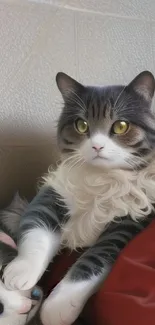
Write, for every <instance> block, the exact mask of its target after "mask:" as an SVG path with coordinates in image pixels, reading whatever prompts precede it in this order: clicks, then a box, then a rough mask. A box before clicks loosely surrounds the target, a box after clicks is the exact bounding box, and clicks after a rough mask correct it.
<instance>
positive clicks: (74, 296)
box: [41, 219, 143, 325]
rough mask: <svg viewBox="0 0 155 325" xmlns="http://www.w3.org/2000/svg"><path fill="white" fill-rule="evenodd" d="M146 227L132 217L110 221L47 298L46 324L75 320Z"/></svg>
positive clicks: (67, 323) (59, 324)
mask: <svg viewBox="0 0 155 325" xmlns="http://www.w3.org/2000/svg"><path fill="white" fill-rule="evenodd" d="M142 229H143V225H141V224H139V223H136V222H134V221H132V220H129V219H126V220H125V219H124V220H123V221H122V222H121V223H113V224H111V225H109V227H108V229H107V230H106V232H105V233H103V234H102V236H100V238H99V240H98V241H97V243H96V244H95V245H94V246H92V247H91V248H89V249H88V250H87V251H86V252H85V253H84V254H83V255H82V256H81V257H80V258H79V259H78V260H77V262H76V263H75V264H74V265H73V266H72V267H71V269H70V270H69V271H68V273H67V275H66V276H65V277H64V279H62V281H61V282H60V283H59V284H58V285H57V286H56V288H55V289H54V290H53V292H52V293H51V294H50V296H49V297H48V298H47V299H46V300H45V302H44V304H43V307H42V310H41V319H42V322H43V324H44V325H70V324H72V323H73V322H74V321H75V320H76V319H77V317H78V316H79V314H80V312H81V311H82V309H83V307H84V305H85V303H86V301H87V300H88V299H89V297H91V296H92V294H93V293H95V291H96V290H97V289H98V287H99V286H100V285H101V283H102V282H103V281H104V280H105V279H106V277H107V275H108V273H109V272H110V270H111V267H112V265H113V263H114V262H115V260H116V258H117V256H118V255H119V253H120V251H121V250H122V248H123V247H124V246H125V245H126V244H127V243H128V241H129V240H130V239H132V238H133V236H135V235H136V234H137V233H139V232H140V231H141V230H142Z"/></svg>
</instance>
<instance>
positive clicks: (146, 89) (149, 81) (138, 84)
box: [128, 71, 155, 102]
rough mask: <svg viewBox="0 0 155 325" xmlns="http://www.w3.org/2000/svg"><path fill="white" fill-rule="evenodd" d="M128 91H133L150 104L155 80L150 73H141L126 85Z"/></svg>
mask: <svg viewBox="0 0 155 325" xmlns="http://www.w3.org/2000/svg"><path fill="white" fill-rule="evenodd" d="M128 88H129V89H133V90H134V91H135V92H136V93H138V94H139V95H140V96H141V97H143V98H144V100H146V101H147V102H151V100H152V97H153V95H154V91H155V79H154V76H153V74H152V73H151V72H150V71H143V72H141V73H140V74H139V75H138V76H137V77H136V78H135V79H133V80H132V81H131V83H130V84H129V85H128Z"/></svg>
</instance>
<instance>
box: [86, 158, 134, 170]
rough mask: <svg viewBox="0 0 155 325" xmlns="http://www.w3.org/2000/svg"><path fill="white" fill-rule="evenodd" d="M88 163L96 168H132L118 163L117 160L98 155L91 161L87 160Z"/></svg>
mask: <svg viewBox="0 0 155 325" xmlns="http://www.w3.org/2000/svg"><path fill="white" fill-rule="evenodd" d="M87 163H88V165H91V166H92V167H94V168H99V169H122V170H130V168H129V167H128V166H127V165H123V164H119V163H118V164H117V163H116V161H113V160H110V159H108V158H100V157H97V158H95V159H92V160H90V161H87Z"/></svg>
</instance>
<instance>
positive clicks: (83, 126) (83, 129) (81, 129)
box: [74, 119, 89, 134]
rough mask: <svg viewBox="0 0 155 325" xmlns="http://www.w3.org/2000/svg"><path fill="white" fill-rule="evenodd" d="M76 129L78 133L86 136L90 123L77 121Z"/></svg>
mask: <svg viewBox="0 0 155 325" xmlns="http://www.w3.org/2000/svg"><path fill="white" fill-rule="evenodd" d="M74 125H75V129H76V130H77V132H78V133H80V134H84V133H87V132H88V128H89V127H88V123H87V122H86V121H85V120H82V119H77V120H76V121H75V123H74Z"/></svg>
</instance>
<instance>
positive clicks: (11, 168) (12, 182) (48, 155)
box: [0, 130, 59, 208]
mask: <svg viewBox="0 0 155 325" xmlns="http://www.w3.org/2000/svg"><path fill="white" fill-rule="evenodd" d="M58 159H59V152H58V148H57V147H56V137H55V134H53V135H52V134H50V135H49V136H45V135H43V136H42V135H41V134H36V133H35V132H29V131H27V133H26V132H22V130H20V131H19V132H17V131H16V134H13V133H12V132H11V130H9V131H8V130H6V131H5V132H3V134H0V182H1V186H0V208H1V207H4V206H5V205H6V204H8V203H9V202H10V201H11V199H12V197H13V195H14V194H15V192H16V191H19V193H20V195H21V196H25V197H26V198H27V199H28V200H30V199H32V197H33V196H34V195H35V193H36V189H37V182H38V181H39V180H40V178H41V176H42V175H43V174H44V173H46V172H47V171H48V167H49V166H50V165H51V164H53V165H54V164H55V162H56V161H57V160H58Z"/></svg>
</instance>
